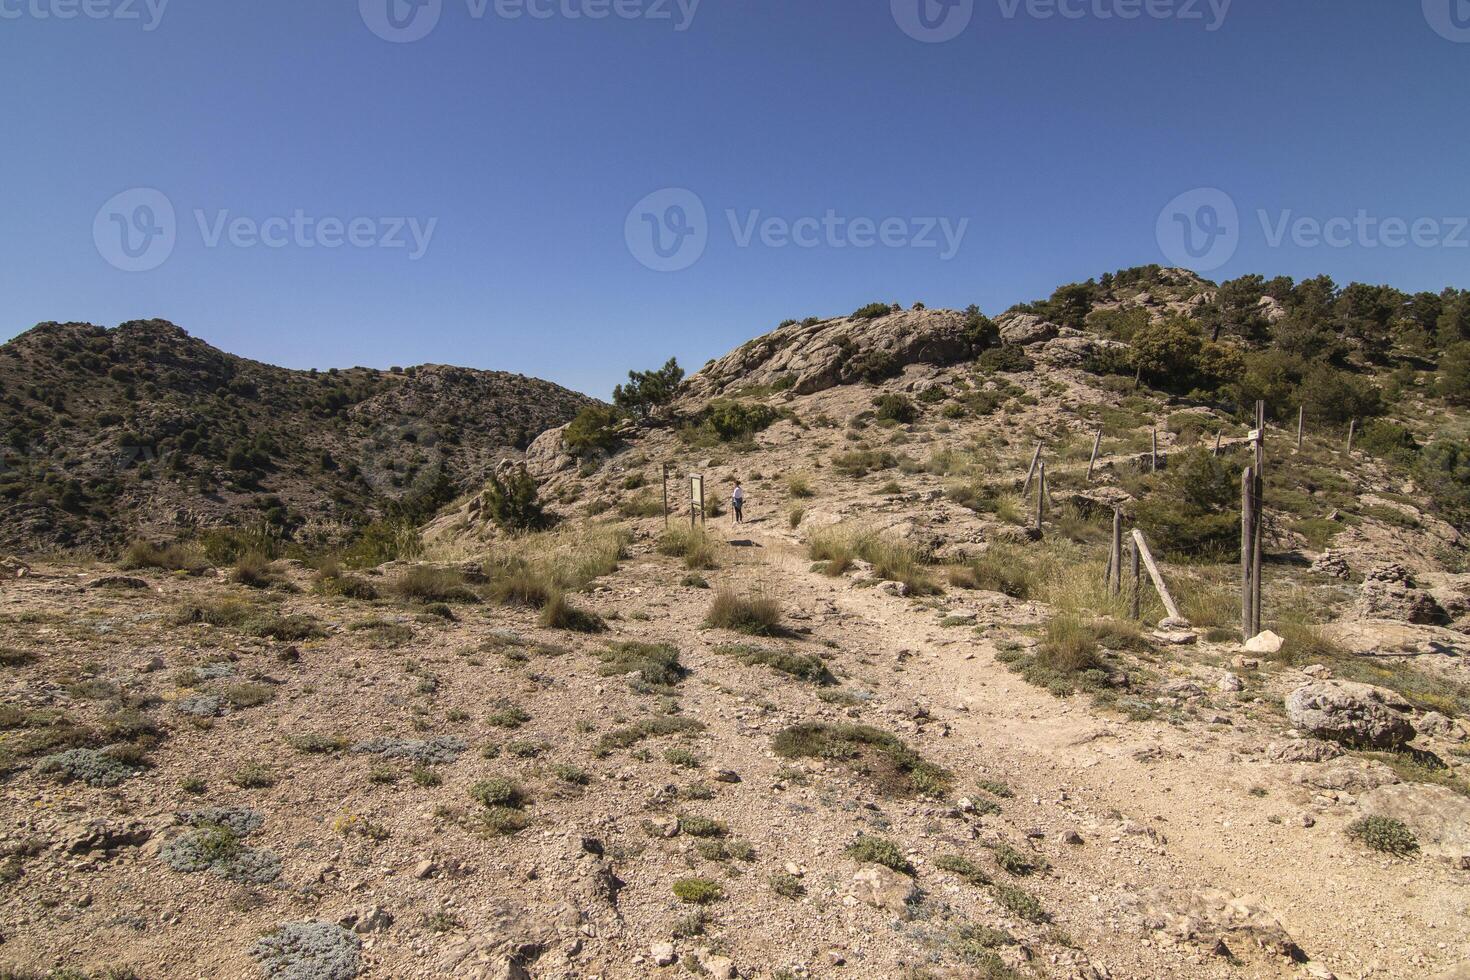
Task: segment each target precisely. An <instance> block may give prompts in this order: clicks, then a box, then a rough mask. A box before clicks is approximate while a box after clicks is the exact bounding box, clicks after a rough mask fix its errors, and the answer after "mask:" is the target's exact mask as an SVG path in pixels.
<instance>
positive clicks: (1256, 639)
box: [1241, 630, 1286, 654]
mask: <svg viewBox="0 0 1470 980" xmlns="http://www.w3.org/2000/svg"><path fill="white" fill-rule="evenodd" d="M1285 645H1286V641H1285V640H1283V639H1282V638H1281V637H1279V636H1277V635H1276V634H1275V633H1273V632H1271V631H1270V630H1266V631H1265V632H1262V633H1257V634H1256V635H1255V636H1253V637H1251V638H1250V639H1249V640H1246V641H1245V643H1244V644H1243V645H1242V647H1241V649H1243V650H1244V651H1245V652H1246V653H1265V654H1270V653H1280V652H1281V648H1282V647H1283V646H1285Z"/></svg>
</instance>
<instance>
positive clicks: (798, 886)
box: [769, 871, 806, 899]
mask: <svg viewBox="0 0 1470 980" xmlns="http://www.w3.org/2000/svg"><path fill="white" fill-rule="evenodd" d="M769 882H770V885H771V891H773V892H775V893H776V894H777V895H780V896H781V897H782V898H790V899H797V898H801V897H802V896H803V895H805V894H806V886H805V885H803V884H802V883H801V879H800V878H798V877H796V875H793V874H787V873H786V872H785V871H778V872H776V873H775V874H773V875H771V877H770V879H769Z"/></svg>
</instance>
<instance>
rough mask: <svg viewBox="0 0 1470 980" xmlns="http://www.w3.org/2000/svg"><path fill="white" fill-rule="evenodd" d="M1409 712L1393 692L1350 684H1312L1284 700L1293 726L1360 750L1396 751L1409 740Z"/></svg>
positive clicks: (1343, 682)
mask: <svg viewBox="0 0 1470 980" xmlns="http://www.w3.org/2000/svg"><path fill="white" fill-rule="evenodd" d="M1408 710H1409V705H1408V704H1407V703H1406V702H1405V701H1404V700H1403V699H1402V698H1400V697H1399V696H1398V695H1397V694H1395V693H1393V692H1392V691H1387V690H1384V689H1383V688H1381V687H1374V686H1373V685H1371V684H1357V683H1354V682H1352V681H1315V682H1313V683H1311V684H1304V685H1302V686H1301V687H1299V688H1297V689H1296V690H1295V691H1292V692H1291V694H1290V695H1288V696H1287V698H1286V715H1287V718H1288V719H1290V721H1291V724H1292V725H1293V726H1294V727H1296V728H1298V729H1301V730H1302V731H1305V732H1308V733H1310V734H1312V735H1316V736H1317V737H1318V738H1326V739H1331V740H1333V741H1335V742H1342V743H1343V744H1344V745H1353V746H1358V747H1361V748H1375V749H1391V748H1397V747H1398V746H1400V745H1403V744H1404V743H1406V742H1408V741H1409V740H1410V739H1412V738H1413V737H1414V735H1415V732H1414V726H1413V724H1412V723H1411V722H1410V721H1409V718H1408V716H1407V714H1405V712H1407V711H1408Z"/></svg>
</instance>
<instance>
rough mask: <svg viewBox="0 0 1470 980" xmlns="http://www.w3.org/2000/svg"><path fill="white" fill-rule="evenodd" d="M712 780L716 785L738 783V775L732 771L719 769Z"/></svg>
mask: <svg viewBox="0 0 1470 980" xmlns="http://www.w3.org/2000/svg"><path fill="white" fill-rule="evenodd" d="M713 779H714V781H715V782H717V783H738V782H740V776H739V774H738V773H736V772H735V771H734V770H731V769H720V770H718V771H717V772H716V773H715V774H714V776H713Z"/></svg>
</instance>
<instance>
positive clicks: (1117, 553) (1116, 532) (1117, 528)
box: [1108, 510, 1123, 595]
mask: <svg viewBox="0 0 1470 980" xmlns="http://www.w3.org/2000/svg"><path fill="white" fill-rule="evenodd" d="M1108 570H1110V572H1111V574H1113V579H1111V582H1110V583H1108V585H1110V586H1111V591H1113V595H1122V592H1123V511H1120V510H1114V511H1113V555H1111V558H1110V560H1108Z"/></svg>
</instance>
